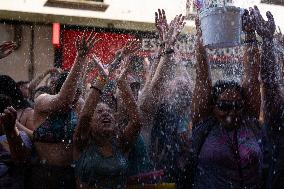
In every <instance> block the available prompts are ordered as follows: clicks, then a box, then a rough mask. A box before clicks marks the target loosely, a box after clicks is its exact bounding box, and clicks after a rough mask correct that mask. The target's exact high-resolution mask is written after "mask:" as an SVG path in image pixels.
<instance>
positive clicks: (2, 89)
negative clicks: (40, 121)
mask: <svg viewBox="0 0 284 189" xmlns="http://www.w3.org/2000/svg"><path fill="white" fill-rule="evenodd" d="M0 94H2V95H5V96H8V97H10V98H11V102H12V106H13V107H14V108H15V109H25V108H28V107H30V104H29V103H28V101H26V100H25V99H24V97H23V94H22V92H21V90H20V89H19V87H18V86H17V83H16V82H15V81H14V80H13V79H12V78H11V77H10V76H8V75H0Z"/></svg>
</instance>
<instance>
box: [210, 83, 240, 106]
mask: <svg viewBox="0 0 284 189" xmlns="http://www.w3.org/2000/svg"><path fill="white" fill-rule="evenodd" d="M227 89H232V90H236V91H238V92H239V93H240V94H241V96H242V97H243V96H244V94H243V89H242V87H241V86H240V84H239V83H237V82H235V81H227V80H218V81H216V83H215V84H214V86H213V88H212V103H213V104H215V103H216V101H217V100H218V97H219V96H220V95H221V94H222V93H223V92H224V91H226V90H227Z"/></svg>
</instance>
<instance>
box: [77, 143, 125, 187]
mask: <svg viewBox="0 0 284 189" xmlns="http://www.w3.org/2000/svg"><path fill="white" fill-rule="evenodd" d="M112 148H113V155H112V156H110V157H104V156H103V155H102V153H101V151H100V150H99V149H98V147H97V146H96V144H95V143H92V144H91V145H90V146H89V147H88V148H87V149H86V150H84V151H83V153H82V154H81V156H80V158H79V160H77V161H75V162H74V163H75V168H74V169H75V176H76V177H77V178H79V180H80V181H81V182H83V183H86V184H88V185H89V186H92V187H100V188H101V189H117V188H123V187H124V186H125V183H126V178H127V177H126V172H127V167H128V161H127V159H126V158H125V157H124V155H123V154H122V152H121V151H120V150H119V147H118V146H117V145H115V143H113V145H112Z"/></svg>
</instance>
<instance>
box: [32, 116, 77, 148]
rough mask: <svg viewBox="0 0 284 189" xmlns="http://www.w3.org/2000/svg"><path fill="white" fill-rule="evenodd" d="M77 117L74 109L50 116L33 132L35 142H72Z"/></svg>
mask: <svg viewBox="0 0 284 189" xmlns="http://www.w3.org/2000/svg"><path fill="white" fill-rule="evenodd" d="M77 122H78V119H77V115H76V113H75V112H74V111H69V112H67V113H58V114H55V115H52V116H50V117H49V118H48V119H46V121H45V122H43V123H42V124H41V125H40V126H39V127H38V128H37V129H36V130H34V132H33V140H34V141H35V142H45V143H58V142H66V143H70V144H71V143H72V139H73V134H74V131H75V127H76V125H77Z"/></svg>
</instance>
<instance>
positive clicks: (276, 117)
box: [0, 6, 284, 189]
mask: <svg viewBox="0 0 284 189" xmlns="http://www.w3.org/2000/svg"><path fill="white" fill-rule="evenodd" d="M266 16H267V18H268V20H267V21H266V20H265V19H264V18H263V17H262V15H261V14H260V12H259V10H258V8H257V7H256V6H255V7H254V8H250V9H249V10H245V11H244V14H243V16H242V30H243V32H244V34H245V40H244V45H243V48H244V55H243V59H242V62H243V68H244V74H243V78H242V82H241V84H239V83H238V82H235V81H226V80H219V81H217V82H216V83H215V84H212V81H211V74H210V68H209V61H208V59H207V52H206V48H205V47H204V45H203V41H202V30H201V27H200V20H199V18H198V16H197V17H196V22H195V24H196V39H195V57H196V79H195V84H194V83H193V81H192V78H191V76H190V75H189V73H188V72H187V70H186V69H185V67H184V65H183V64H180V61H181V58H180V54H179V52H178V51H177V49H176V48H175V45H176V43H177V39H178V37H179V35H180V33H181V31H182V29H183V28H184V25H185V22H184V18H185V17H184V16H182V15H177V16H176V17H175V18H174V19H173V20H172V21H171V22H170V23H168V22H167V18H166V14H165V11H164V10H160V9H159V10H158V11H157V12H156V13H155V25H156V29H157V33H158V37H159V41H160V44H159V48H158V50H157V52H156V53H155V54H154V55H153V56H152V57H151V59H149V60H150V63H149V62H147V61H145V62H144V64H143V67H144V68H143V69H144V72H143V73H144V76H143V78H144V80H143V81H142V82H141V81H140V80H138V79H137V77H136V76H135V74H133V73H134V72H133V69H134V68H133V67H134V66H133V65H135V60H136V59H135V58H132V57H133V56H134V55H135V53H136V52H137V51H138V50H139V49H140V46H141V44H140V41H139V40H131V41H129V42H128V43H127V44H126V45H125V46H124V47H123V48H122V49H120V50H119V51H118V52H117V53H116V56H115V59H114V60H113V61H112V62H110V63H109V64H108V67H107V68H105V66H103V65H102V64H101V62H100V61H99V59H98V58H94V57H95V56H90V54H91V52H92V51H91V50H92V48H93V47H94V45H95V44H96V43H97V42H98V41H100V39H99V38H98V37H97V35H96V34H94V33H93V32H91V33H90V34H89V35H86V34H85V35H83V36H82V37H79V38H78V39H77V41H76V42H75V44H74V45H75V47H76V58H75V61H74V63H73V66H72V68H71V69H70V70H69V71H68V72H66V71H62V70H60V69H58V68H51V69H49V70H47V71H46V72H44V73H43V74H41V75H39V76H38V77H36V78H35V79H33V80H32V81H19V82H16V81H14V80H13V79H12V78H11V77H10V76H8V75H0V112H1V114H0V188H42V189H49V188H55V189H56V188H58V189H62V188H66V189H67V188H68V189H69V188H94V189H118V188H155V187H157V186H160V188H177V189H187V188H193V189H208V188H211V189H215V188H216V189H229V188H233V189H280V188H281V189H282V187H283V188H284V147H283V146H284V145H283V144H284V128H283V127H284V114H283V111H284V101H283V100H284V98H283V97H282V85H281V83H282V79H281V77H280V75H281V73H280V69H279V67H280V66H281V64H283V62H281V61H279V59H278V58H277V56H276V55H277V51H276V47H275V42H274V41H275V39H276V40H278V42H279V43H278V45H279V44H280V45H281V44H282V45H283V47H284V37H283V36H282V34H281V33H280V34H279V33H278V34H277V35H275V30H276V26H275V22H274V19H273V15H272V14H271V13H270V12H267V14H266ZM259 39H261V41H259ZM15 47H16V44H15V43H13V42H5V43H3V44H1V45H0V58H5V57H6V56H8V55H9V54H10V53H12V52H13V49H14V48H15ZM90 57H93V58H91V59H90ZM90 65H91V66H90ZM92 69H96V70H97V74H96V76H95V77H93V79H92V81H91V82H88V79H87V78H88V76H89V75H90V73H91V70H92ZM47 76H49V77H48V79H47V80H46V82H45V83H44V85H42V83H43V82H42V81H43V80H44V79H45V78H47ZM40 83H41V85H40ZM260 114H262V116H260ZM260 117H262V118H261V119H260ZM282 142H283V144H282Z"/></svg>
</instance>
